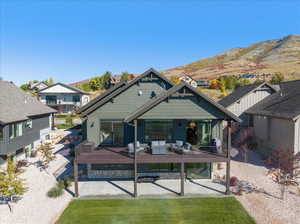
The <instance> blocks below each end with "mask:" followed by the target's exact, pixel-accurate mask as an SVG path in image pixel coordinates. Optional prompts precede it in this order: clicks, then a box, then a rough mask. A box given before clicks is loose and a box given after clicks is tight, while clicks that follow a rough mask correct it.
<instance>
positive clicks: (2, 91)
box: [0, 81, 56, 124]
mask: <svg viewBox="0 0 300 224" xmlns="http://www.w3.org/2000/svg"><path fill="white" fill-rule="evenodd" d="M55 112H56V110H54V109H52V108H50V107H48V106H46V105H44V104H42V103H41V102H39V101H38V100H37V99H36V98H35V97H33V96H31V95H30V94H29V93H26V92H24V91H23V90H21V89H20V88H18V87H17V86H16V85H15V84H13V83H11V82H7V81H0V123H2V124H6V123H12V122H16V121H21V120H27V119H29V118H30V117H31V116H37V115H42V114H50V113H55Z"/></svg>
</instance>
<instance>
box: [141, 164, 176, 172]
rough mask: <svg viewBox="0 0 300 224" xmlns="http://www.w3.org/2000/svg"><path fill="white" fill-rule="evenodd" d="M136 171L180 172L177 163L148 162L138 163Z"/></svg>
mask: <svg viewBox="0 0 300 224" xmlns="http://www.w3.org/2000/svg"><path fill="white" fill-rule="evenodd" d="M138 172H140V173H154V172H168V173H171V172H175V173H178V172H180V164H179V163H153V164H151V163H149V164H138Z"/></svg>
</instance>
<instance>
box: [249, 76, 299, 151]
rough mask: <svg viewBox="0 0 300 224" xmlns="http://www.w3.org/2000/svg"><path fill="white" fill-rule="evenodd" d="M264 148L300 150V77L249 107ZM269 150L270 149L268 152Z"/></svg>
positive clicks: (257, 134) (260, 144)
mask: <svg viewBox="0 0 300 224" xmlns="http://www.w3.org/2000/svg"><path fill="white" fill-rule="evenodd" d="M245 113H246V114H247V115H249V116H252V117H253V119H252V126H253V128H254V133H255V136H256V138H257V139H258V140H259V141H258V143H259V147H260V149H264V150H268V149H269V150H274V149H293V150H294V153H295V154H296V153H300V80H297V81H290V82H284V83H281V84H280V90H279V91H278V92H276V93H274V94H272V95H270V96H268V97H266V98H265V99H263V100H262V101H261V102H259V103H257V104H256V105H254V106H253V107H251V108H249V109H248V110H247V111H245ZM267 152H268V151H267Z"/></svg>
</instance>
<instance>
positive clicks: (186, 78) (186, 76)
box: [179, 75, 198, 88]
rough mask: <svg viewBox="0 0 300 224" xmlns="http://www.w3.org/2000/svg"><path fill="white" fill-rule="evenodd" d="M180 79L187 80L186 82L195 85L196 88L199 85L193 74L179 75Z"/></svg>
mask: <svg viewBox="0 0 300 224" xmlns="http://www.w3.org/2000/svg"><path fill="white" fill-rule="evenodd" d="M179 80H180V81H183V82H186V83H188V84H190V85H191V86H192V87H194V88H197V86H198V83H197V81H196V80H194V79H193V78H192V77H191V76H189V75H184V76H181V77H179Z"/></svg>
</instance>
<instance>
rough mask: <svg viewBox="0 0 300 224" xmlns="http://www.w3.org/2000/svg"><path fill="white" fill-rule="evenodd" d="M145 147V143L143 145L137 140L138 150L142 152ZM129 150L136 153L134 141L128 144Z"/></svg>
mask: <svg viewBox="0 0 300 224" xmlns="http://www.w3.org/2000/svg"><path fill="white" fill-rule="evenodd" d="M145 149H146V148H145V147H144V146H143V145H141V144H140V142H139V141H137V144H136V151H137V152H140V151H144V150H145ZM128 152H129V153H134V144H133V143H129V144H128Z"/></svg>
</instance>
